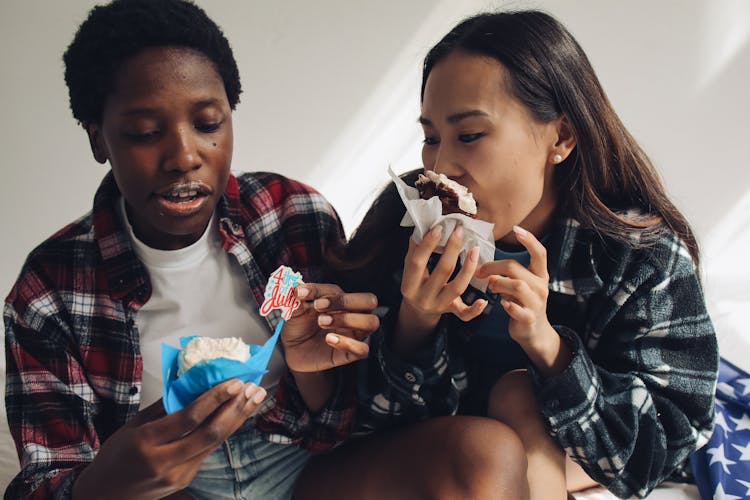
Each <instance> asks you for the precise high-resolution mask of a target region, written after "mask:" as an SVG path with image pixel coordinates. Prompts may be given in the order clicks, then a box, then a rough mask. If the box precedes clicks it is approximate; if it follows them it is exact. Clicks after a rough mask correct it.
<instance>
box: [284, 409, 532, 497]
mask: <svg viewBox="0 0 750 500" xmlns="http://www.w3.org/2000/svg"><path fill="white" fill-rule="evenodd" d="M338 498H341V499H351V498H357V499H361V500H369V499H377V500H380V499H383V498H388V499H393V500H398V499H409V500H412V499H463V498H482V499H514V500H516V499H524V498H528V485H527V483H526V458H525V453H524V449H523V445H522V444H521V441H520V440H519V439H518V437H517V436H516V435H515V433H513V431H511V430H510V428H508V426H506V425H504V424H502V423H500V422H497V421H494V420H492V419H488V418H482V417H440V418H434V419H430V420H427V421H425V422H421V423H419V424H415V425H412V426H410V427H406V428H402V429H398V430H395V431H384V432H380V433H376V434H373V435H371V436H368V437H366V438H362V439H356V440H353V441H350V442H349V443H347V444H346V445H344V446H342V447H341V448H338V449H336V450H334V451H333V452H331V453H329V454H326V455H320V456H318V457H315V458H314V459H313V460H312V461H311V462H310V464H309V465H308V466H307V467H306V469H305V470H304V471H303V472H302V475H301V476H300V478H299V480H298V482H297V486H296V492H295V499H316V500H318V499H319V500H329V499H338Z"/></svg>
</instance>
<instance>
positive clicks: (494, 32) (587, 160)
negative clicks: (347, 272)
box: [339, 11, 699, 269]
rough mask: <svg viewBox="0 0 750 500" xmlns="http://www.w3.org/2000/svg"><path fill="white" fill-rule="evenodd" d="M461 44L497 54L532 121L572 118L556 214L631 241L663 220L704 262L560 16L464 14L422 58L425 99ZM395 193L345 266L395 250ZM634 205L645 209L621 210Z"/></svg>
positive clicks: (643, 240)
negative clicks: (432, 78)
mask: <svg viewBox="0 0 750 500" xmlns="http://www.w3.org/2000/svg"><path fill="white" fill-rule="evenodd" d="M456 50H462V51H466V52H469V53H474V54H479V55H483V56H488V57H492V58H494V59H495V60H497V61H498V62H500V63H501V64H502V65H503V67H504V68H505V69H506V70H507V74H508V75H509V82H510V84H509V88H510V92H511V93H512V94H513V95H514V97H516V98H517V99H518V100H519V101H520V102H521V103H523V104H524V105H525V106H526V107H527V108H528V109H529V111H530V112H531V113H532V115H533V116H534V117H535V118H536V119H538V120H540V121H541V122H543V123H546V122H550V121H552V120H555V119H557V118H558V117H560V116H561V115H564V116H565V117H566V118H567V120H568V123H569V124H570V126H571V128H572V130H573V133H574V135H575V138H576V147H575V148H574V150H573V152H572V153H571V154H570V155H569V156H568V158H566V159H565V161H564V162H563V163H561V164H560V165H558V167H557V168H556V179H555V181H556V185H557V188H558V189H559V205H558V211H557V213H558V215H560V216H564V217H571V218H574V219H576V220H577V221H578V222H579V223H580V224H581V225H582V226H584V227H587V228H590V229H593V230H594V231H596V232H597V233H598V234H600V235H601V236H602V237H608V238H613V239H615V240H617V241H621V242H624V243H627V244H630V245H648V244H649V243H650V242H652V241H654V238H655V237H656V236H657V235H658V234H659V232H660V231H662V230H664V227H665V226H666V227H668V228H670V229H671V230H672V231H674V232H675V233H676V234H677V235H678V236H679V237H680V238H681V239H682V240H683V241H684V242H685V244H686V245H687V248H688V250H689V251H690V254H691V256H692V258H693V261H694V262H695V264H696V266H697V265H698V262H699V250H698V244H697V241H696V239H695V235H694V234H693V231H692V229H691V228H690V225H689V224H688V222H687V220H686V219H685V217H684V216H683V215H682V214H681V213H680V212H679V210H677V208H676V207H675V206H674V204H673V203H672V202H671V201H670V199H669V197H668V196H667V194H666V191H665V189H664V186H663V184H662V182H661V180H660V178H659V175H658V174H657V172H656V169H655V168H654V166H653V164H652V163H651V160H650V159H649V157H648V156H647V155H646V153H645V152H644V151H643V150H642V149H641V147H640V146H639V145H638V143H637V142H636V141H635V139H634V138H633V137H632V136H631V135H630V133H629V132H628V131H627V129H626V128H625V126H624V125H623V123H622V122H621V121H620V118H619V117H618V116H617V114H616V113H615V111H614V109H613V107H612V105H611V103H610V102H609V99H608V98H607V96H606V94H605V92H604V90H603V89H602V86H601V84H600V83H599V79H598V78H597V77H596V74H595V72H594V69H593V68H592V66H591V63H590V62H589V60H588V58H587V57H586V54H585V53H584V52H583V49H581V47H580V45H579V44H578V42H576V40H575V39H574V38H573V36H572V35H571V34H570V33H569V32H568V30H567V29H565V27H564V26H563V25H562V24H561V23H559V22H558V21H557V20H555V19H554V18H553V17H551V16H550V15H548V14H545V13H543V12H539V11H518V12H498V13H483V14H479V15H476V16H473V17H470V18H468V19H465V20H464V21H462V22H460V23H459V24H458V25H457V26H456V27H455V28H453V29H452V30H451V31H450V32H449V33H448V34H447V35H445V36H444V37H443V38H442V39H441V40H440V41H439V42H438V43H437V44H436V45H435V46H434V47H433V48H432V49H431V50H430V51H429V53H428V54H427V56H426V57H425V60H424V68H423V71H422V89H421V97H422V98H424V89H425V85H426V83H427V78H428V77H429V75H430V72H431V71H432V68H433V67H434V66H435V65H436V64H437V63H439V62H440V61H442V60H443V59H445V58H446V57H447V56H448V55H449V54H450V53H452V52H453V51H456ZM394 195H395V190H393V189H392V188H391V187H388V188H386V190H385V191H383V193H382V194H381V196H380V197H379V198H378V200H377V201H376V202H375V204H374V205H373V207H372V208H371V209H370V211H369V212H368V213H367V215H366V216H365V218H364V220H363V222H362V225H361V226H360V227H359V228H358V229H357V231H356V233H355V234H354V237H353V238H352V239H351V241H350V242H349V245H348V248H347V250H346V251H345V252H344V255H342V257H345V258H344V259H339V262H340V264H342V263H343V262H344V261H347V262H348V264H346V265H344V267H347V268H358V269H364V266H365V265H368V263H370V264H372V263H374V262H375V261H378V260H380V258H382V257H383V255H382V253H383V251H384V250H383V248H388V252H387V253H388V254H390V253H392V252H391V250H396V248H394V247H395V246H397V245H396V242H395V241H382V240H381V239H382V238H385V237H388V236H393V235H394V234H391V233H392V231H389V230H387V229H385V228H382V227H381V226H382V225H385V224H393V223H394V221H395V225H396V226H398V220H396V219H397V218H398V216H397V215H394V214H395V213H398V212H400V213H401V214H402V215H403V212H404V210H403V207H400V208H399V209H398V210H396V209H392V208H390V207H387V206H385V205H386V204H387V203H394V204H395V205H396V206H397V207H399V206H400V201H399V200H398V198H397V197H396V198H395V199H394ZM633 208H635V209H638V212H639V215H637V216H636V215H633V214H632V213H628V214H626V213H625V212H624V211H625V210H629V209H633ZM391 212H393V213H391ZM399 220H400V219H399ZM398 246H399V248H398V249H399V250H402V249H403V248H405V247H404V245H400V244H399V245H398ZM381 247H382V248H381ZM402 247H403V248H402ZM401 256H402V258H403V253H402V254H401Z"/></svg>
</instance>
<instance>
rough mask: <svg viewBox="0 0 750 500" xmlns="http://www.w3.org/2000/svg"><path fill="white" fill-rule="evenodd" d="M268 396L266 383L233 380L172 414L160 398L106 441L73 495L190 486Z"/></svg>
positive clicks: (159, 492)
mask: <svg viewBox="0 0 750 500" xmlns="http://www.w3.org/2000/svg"><path fill="white" fill-rule="evenodd" d="M265 396H266V391H265V389H263V388H262V387H258V386H256V385H255V384H252V383H248V384H243V383H242V382H241V381H240V380H237V379H232V380H228V381H226V382H222V383H221V384H218V385H217V386H215V387H213V388H211V389H210V390H208V391H206V392H205V393H204V394H202V395H201V396H200V397H199V398H198V399H196V400H195V401H194V402H193V403H191V404H190V405H189V406H187V407H185V408H183V409H182V410H180V411H177V412H174V413H172V414H171V415H167V414H166V413H165V411H164V407H163V405H162V402H161V400H159V401H157V402H156V403H154V404H153V405H151V406H149V407H148V408H146V409H144V410H142V411H140V412H139V413H138V414H137V415H135V416H134V417H133V418H132V419H131V420H129V421H128V422H127V423H126V424H125V425H124V426H122V427H121V428H120V429H118V430H117V431H116V432H115V433H114V434H112V436H110V438H109V439H107V441H105V442H104V443H103V444H102V446H101V449H100V450H99V453H97V455H96V457H95V458H94V461H93V462H91V463H90V464H89V465H88V466H87V467H86V468H85V469H84V470H83V471H82V472H81V474H80V476H79V477H78V479H77V480H76V482H75V483H74V485H73V498H86V499H89V498H107V499H112V498H143V499H151V498H163V497H165V496H168V495H170V494H172V493H175V492H178V491H180V490H182V489H184V488H186V487H187V486H188V485H189V484H190V482H191V481H192V479H193V477H194V476H195V474H196V473H197V472H198V469H199V468H200V465H201V463H202V462H203V460H205V459H206V457H208V455H210V454H211V453H212V452H213V451H214V450H215V449H216V448H217V447H218V446H219V445H221V443H222V442H223V441H224V440H226V439H227V438H228V437H229V436H230V435H231V434H232V433H233V432H234V431H235V430H237V429H238V428H239V427H240V425H242V423H243V422H245V420H247V419H248V418H249V417H250V415H251V414H252V413H253V412H254V411H255V409H256V408H258V406H259V405H260V403H261V402H262V401H263V399H264V398H265Z"/></svg>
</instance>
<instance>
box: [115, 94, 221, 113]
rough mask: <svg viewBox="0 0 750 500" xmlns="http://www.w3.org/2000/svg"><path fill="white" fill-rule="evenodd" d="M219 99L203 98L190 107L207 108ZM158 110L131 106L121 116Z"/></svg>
mask: <svg viewBox="0 0 750 500" xmlns="http://www.w3.org/2000/svg"><path fill="white" fill-rule="evenodd" d="M219 102H220V101H219V99H213V98H212V99H203V100H201V101H197V102H195V103H193V105H192V108H193V109H195V110H198V109H203V108H207V107H209V106H212V105H214V104H217V103H219ZM158 112H159V108H148V107H146V108H132V109H128V110H126V111H123V112H122V113H121V115H122V116H149V115H154V114H157V113H158Z"/></svg>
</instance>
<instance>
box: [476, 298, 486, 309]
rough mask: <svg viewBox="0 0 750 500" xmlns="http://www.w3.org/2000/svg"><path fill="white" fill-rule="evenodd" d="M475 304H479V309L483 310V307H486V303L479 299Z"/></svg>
mask: <svg viewBox="0 0 750 500" xmlns="http://www.w3.org/2000/svg"><path fill="white" fill-rule="evenodd" d="M477 302H479V306H478V307H479V309H484V308H485V307H487V301H486V300H484V299H479V300H477Z"/></svg>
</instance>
